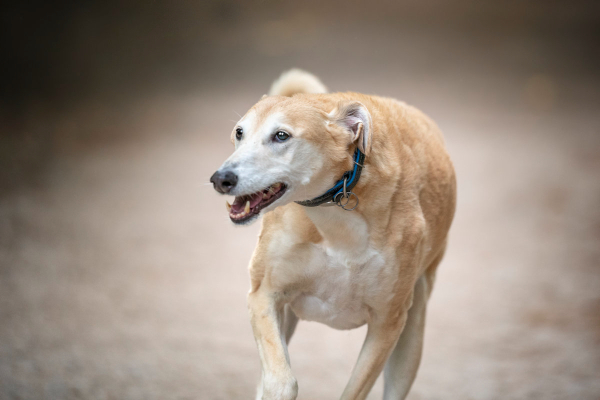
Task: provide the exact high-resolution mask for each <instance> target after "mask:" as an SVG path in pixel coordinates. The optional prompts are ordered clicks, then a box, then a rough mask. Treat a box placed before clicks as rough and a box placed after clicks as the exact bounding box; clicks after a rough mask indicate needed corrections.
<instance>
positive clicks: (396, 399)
mask: <svg viewBox="0 0 600 400" xmlns="http://www.w3.org/2000/svg"><path fill="white" fill-rule="evenodd" d="M443 255H444V249H442V251H441V253H440V255H438V256H437V257H436V259H435V260H434V261H433V262H432V263H431V264H430V266H429V267H428V269H427V271H425V273H424V274H423V275H422V276H421V277H420V278H419V279H418V280H417V282H416V283H415V289H414V292H413V303H412V306H411V308H410V309H409V310H408V317H407V320H406V325H405V326H404V330H403V331H402V334H401V335H400V338H399V339H398V343H396V347H395V348H394V350H393V351H392V354H390V357H389V358H388V361H387V363H386V365H385V368H384V372H383V377H384V382H385V387H384V392H383V399H384V400H403V399H404V398H405V397H406V395H407V394H408V391H409V390H410V387H411V386H412V384H413V381H414V380H415V377H416V376H417V370H418V368H419V364H420V362H421V351H422V348H423V334H424V331H425V312H426V309H427V300H428V299H429V295H430V294H431V290H432V289H433V282H434V280H435V272H436V269H437V266H438V264H439V263H440V261H441V260H442V257H443Z"/></svg>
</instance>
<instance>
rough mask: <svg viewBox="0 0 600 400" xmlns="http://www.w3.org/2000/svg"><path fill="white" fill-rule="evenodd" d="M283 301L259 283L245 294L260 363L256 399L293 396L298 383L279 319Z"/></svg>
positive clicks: (281, 399)
mask: <svg viewBox="0 0 600 400" xmlns="http://www.w3.org/2000/svg"><path fill="white" fill-rule="evenodd" d="M283 306H284V304H283V302H282V300H281V296H280V295H278V294H277V293H271V292H269V291H268V290H266V289H264V288H263V287H261V288H259V289H258V290H257V291H255V292H252V293H250V294H249V295H248V308H249V311H250V321H251V323H252V330H253V331H254V338H255V339H256V344H257V346H258V352H259V354H260V360H261V364H262V382H261V384H260V385H261V387H259V388H258V395H257V399H261V400H294V399H296V396H297V394H298V384H297V382H296V378H294V376H293V375H292V370H291V368H290V361H289V355H288V351H287V345H286V339H285V332H283V329H281V325H282V323H283Z"/></svg>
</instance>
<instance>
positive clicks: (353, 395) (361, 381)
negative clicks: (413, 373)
mask: <svg viewBox="0 0 600 400" xmlns="http://www.w3.org/2000/svg"><path fill="white" fill-rule="evenodd" d="M406 316H407V313H406V312H404V313H402V315H400V317H399V318H398V319H397V320H395V321H389V320H388V321H379V320H377V319H375V320H374V321H372V322H370V323H369V328H368V331H367V337H366V338H365V341H364V343H363V347H362V349H361V351H360V354H359V356H358V361H357V362H356V365H355V366H354V369H353V370H352V375H351V377H350V381H349V382H348V385H346V388H345V389H344V393H343V394H342V397H341V400H363V399H365V398H366V397H367V395H368V394H369V392H370V391H371V388H372V387H373V385H374V384H375V381H376V380H377V377H378V376H379V374H380V373H381V371H382V370H383V367H384V365H385V362H386V360H387V359H388V357H389V355H390V353H391V352H392V350H393V349H394V346H395V345H396V342H397V341H398V338H399V337H400V333H401V332H402V328H403V327H404V323H405V321H406Z"/></svg>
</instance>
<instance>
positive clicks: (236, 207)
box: [231, 192, 262, 214]
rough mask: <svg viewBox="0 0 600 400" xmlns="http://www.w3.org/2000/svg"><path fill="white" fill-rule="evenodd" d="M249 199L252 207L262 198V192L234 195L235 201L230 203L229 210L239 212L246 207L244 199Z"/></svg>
mask: <svg viewBox="0 0 600 400" xmlns="http://www.w3.org/2000/svg"><path fill="white" fill-rule="evenodd" d="M248 200H250V208H254V207H256V206H257V205H258V203H260V202H261V200H262V192H261V193H254V194H251V195H248V196H242V197H236V198H235V201H234V202H233V204H232V205H231V210H232V211H233V212H234V213H235V214H238V213H241V212H242V211H243V210H244V208H246V201H248Z"/></svg>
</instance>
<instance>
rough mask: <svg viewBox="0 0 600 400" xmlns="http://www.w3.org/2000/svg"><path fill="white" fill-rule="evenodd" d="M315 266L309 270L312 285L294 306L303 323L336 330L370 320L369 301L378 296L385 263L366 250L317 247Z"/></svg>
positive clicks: (314, 253)
mask: <svg viewBox="0 0 600 400" xmlns="http://www.w3.org/2000/svg"><path fill="white" fill-rule="evenodd" d="M314 246H315V247H314V249H313V250H314V252H313V255H315V256H314V257H313V263H312V265H311V266H310V267H309V268H308V269H307V272H308V274H307V276H308V277H309V280H310V284H309V285H307V286H306V287H305V289H304V290H303V291H302V292H301V293H300V294H299V295H298V296H297V297H296V298H295V299H294V301H293V302H292V303H291V307H292V309H293V310H294V312H295V313H296V314H297V315H298V317H300V318H301V319H304V320H309V321H318V322H321V323H324V324H326V325H329V326H330V327H332V328H336V329H352V328H356V327H358V326H361V325H363V324H365V323H366V322H367V321H368V318H369V311H368V310H369V307H368V304H369V302H370V300H372V299H373V298H374V297H376V296H377V295H378V284H377V283H378V281H379V279H381V277H382V270H383V268H384V260H383V257H382V256H381V254H380V253H379V252H378V251H376V250H374V249H372V248H370V247H367V248H365V249H363V251H362V252H361V254H360V255H357V254H356V253H354V252H350V251H342V250H339V249H333V248H329V247H327V246H326V245H322V244H320V245H314Z"/></svg>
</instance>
